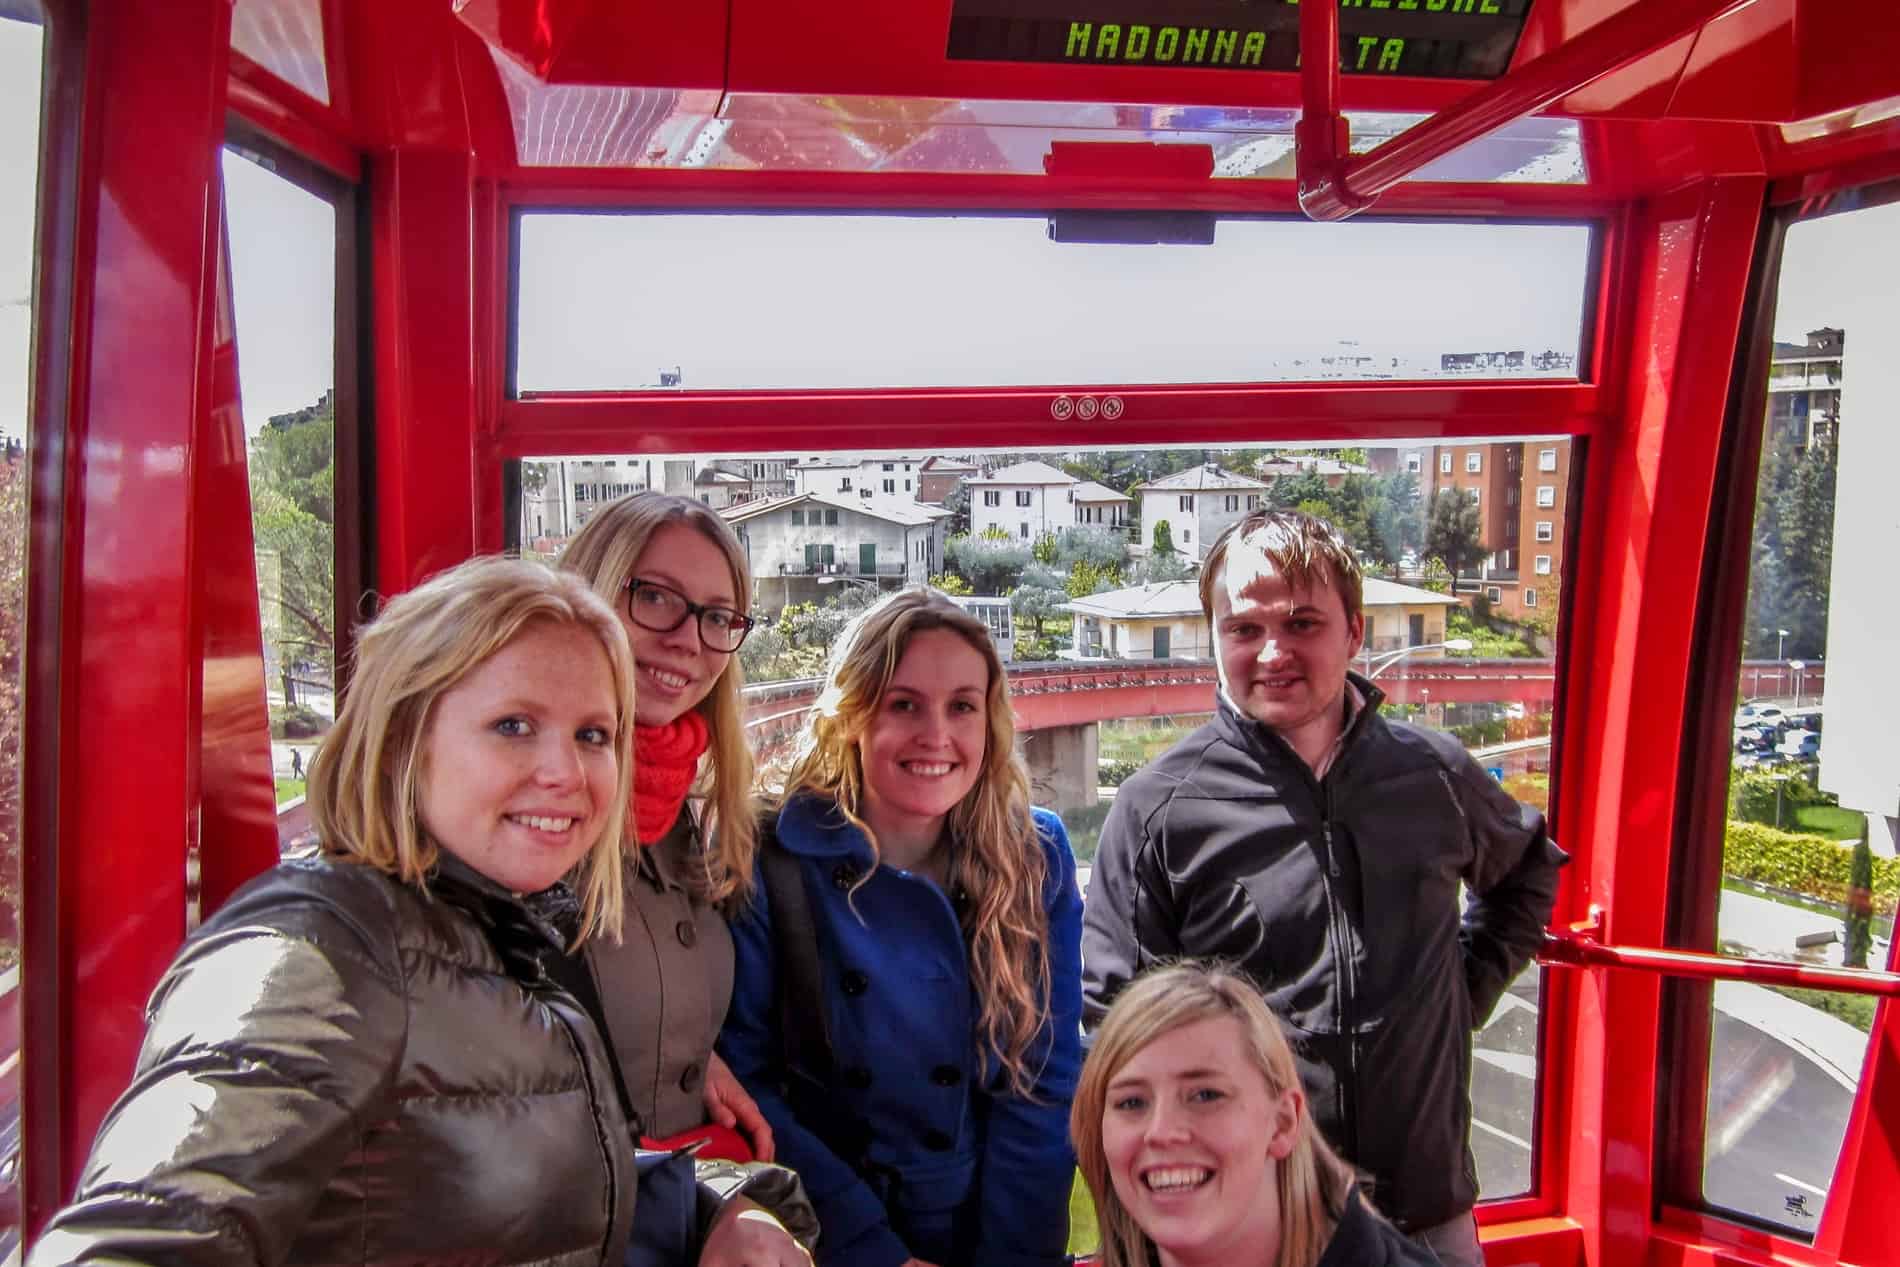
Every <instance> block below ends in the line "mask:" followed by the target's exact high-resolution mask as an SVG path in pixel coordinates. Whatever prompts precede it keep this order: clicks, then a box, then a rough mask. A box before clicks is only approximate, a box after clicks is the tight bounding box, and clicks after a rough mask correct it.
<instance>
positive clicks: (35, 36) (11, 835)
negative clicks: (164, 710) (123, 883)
mask: <svg viewBox="0 0 1900 1267" xmlns="http://www.w3.org/2000/svg"><path fill="white" fill-rule="evenodd" d="M36 7H37V6H35V5H32V4H28V5H27V6H26V9H27V10H28V11H32V10H34V9H35V8H36ZM19 11H20V9H19V6H17V5H16V6H14V9H13V12H16V13H17V12H19ZM43 45H44V32H43V29H42V28H41V27H40V26H38V25H36V24H33V23H30V22H25V21H20V20H17V19H16V18H13V17H0V172H6V173H7V174H8V177H7V179H6V180H0V1257H10V1256H12V1255H14V1254H17V1253H18V1246H19V1240H20V1232H19V1228H18V1226H17V1225H16V1224H15V1220H16V1219H17V1217H18V1216H17V1211H18V1209H19V1201H18V1195H17V1189H16V1187H15V1185H16V1183H17V1181H18V1170H17V1164H18V1155H19V1147H20V1132H19V1128H18V1123H19V1097H20V1025H21V1013H20V950H21V939H20V928H21V925H20V921H21V911H20V810H21V804H20V796H21V789H20V757H21V752H20V723H21V718H22V704H23V702H22V699H21V686H22V683H21V676H20V674H21V656H22V651H23V648H24V629H25V620H26V566H27V490H28V479H27V457H26V441H27V410H28V405H29V384H30V366H31V364H32V355H33V255H34V252H33V241H34V224H35V221H36V219H37V216H36V200H37V196H38V193H39V166H40V162H39V158H40V86H41V84H40V81H41V67H42V65H43V64H44V55H43Z"/></svg>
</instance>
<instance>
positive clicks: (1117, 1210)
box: [1069, 960, 1357, 1267]
mask: <svg viewBox="0 0 1900 1267" xmlns="http://www.w3.org/2000/svg"><path fill="white" fill-rule="evenodd" d="M1222 1017H1226V1018H1228V1019H1230V1020H1233V1021H1235V1022H1236V1023H1237V1024H1238V1025H1239V1026H1240V1034H1241V1043H1242V1046H1243V1047H1244V1048H1245V1049H1246V1051H1247V1054H1248V1055H1249V1056H1251V1057H1252V1058H1253V1063H1254V1066H1255V1067H1256V1068H1257V1069H1259V1071H1260V1073H1261V1076H1262V1077H1264V1078H1265V1079H1266V1082H1267V1089H1268V1090H1269V1091H1271V1092H1272V1093H1273V1094H1274V1095H1275V1096H1281V1095H1284V1094H1286V1092H1287V1091H1288V1090H1290V1089H1293V1088H1297V1087H1298V1086H1299V1085H1300V1073H1299V1069H1298V1068H1297V1067H1296V1066H1295V1065H1294V1063H1293V1049H1292V1048H1291V1047H1289V1046H1288V1045H1287V1041H1286V1034H1285V1033H1284V1032H1283V1031H1282V1030H1281V1028H1280V1022H1279V1021H1278V1020H1277V1019H1275V1018H1274V1015H1273V1012H1272V1011H1271V1009H1269V1008H1268V1007H1267V1004H1266V1000H1265V999H1263V998H1262V997H1261V996H1260V991H1259V990H1258V989H1257V988H1255V986H1254V985H1253V983H1252V982H1250V981H1248V980H1247V979H1246V978H1245V977H1243V976H1241V975H1240V974H1239V973H1237V972H1235V971H1234V970H1232V969H1231V968H1228V967H1226V966H1224V965H1220V964H1203V963H1197V962H1194V961H1192V960H1184V961H1181V962H1178V963H1174V964H1170V965H1168V966H1166V967H1161V968H1156V969H1154V970H1152V971H1150V972H1148V973H1146V974H1144V975H1143V976H1141V977H1138V978H1137V979H1136V980H1135V981H1134V982H1133V983H1132V984H1131V985H1129V986H1128V988H1127V989H1125V990H1123V991H1122V992H1121V994H1120V995H1119V996H1118V997H1117V998H1116V1000H1115V1003H1114V1005H1113V1006H1112V1007H1110V1008H1109V1009H1108V1015H1107V1016H1106V1017H1104V1018H1103V1019H1102V1023H1101V1025H1100V1026H1099V1027H1098V1028H1097V1029H1096V1031H1095V1043H1094V1045H1093V1046H1092V1047H1091V1048H1090V1049H1089V1054H1088V1059H1087V1060H1085V1061H1083V1062H1082V1077H1081V1079H1080V1080H1079V1081H1078V1082H1077V1084H1076V1088H1075V1100H1074V1101H1073V1102H1072V1103H1071V1104H1070V1106H1069V1137H1070V1139H1072V1140H1073V1141H1074V1142H1075V1157H1076V1161H1077V1163H1078V1164H1079V1165H1080V1167H1081V1170H1082V1179H1083V1182H1085V1183H1087V1184H1088V1186H1089V1193H1090V1194H1091V1195H1092V1196H1093V1197H1094V1198H1095V1219H1096V1223H1097V1225H1098V1226H1099V1227H1100V1228H1101V1233H1102V1253H1101V1264H1102V1267H1148V1264H1149V1263H1150V1262H1151V1261H1152V1259H1151V1257H1150V1254H1151V1251H1152V1250H1153V1242H1152V1241H1150V1240H1149V1239H1148V1235H1147V1233H1146V1232H1143V1231H1142V1230H1141V1225H1140V1224H1138V1223H1137V1222H1135V1217H1134V1215H1132V1214H1130V1213H1129V1211H1128V1207H1127V1206H1125V1205H1123V1204H1122V1202H1121V1198H1120V1197H1119V1196H1117V1195H1116V1193H1115V1184H1114V1181H1113V1179H1111V1178H1110V1176H1109V1171H1108V1155H1107V1152H1106V1150H1105V1149H1104V1148H1103V1145H1102V1117H1103V1114H1104V1113H1106V1111H1107V1109H1108V1088H1109V1084H1110V1083H1112V1082H1114V1080H1115V1077H1116V1075H1118V1074H1119V1073H1121V1071H1122V1070H1123V1069H1124V1068H1125V1067H1127V1065H1128V1062H1129V1061H1131V1060H1133V1059H1134V1058H1135V1057H1136V1056H1137V1055H1138V1054H1139V1053H1140V1052H1141V1051H1142V1049H1143V1048H1145V1047H1147V1046H1148V1045H1149V1044H1150V1043H1152V1042H1154V1041H1155V1040H1156V1039H1157V1038H1160V1037H1162V1036H1163V1035H1164V1034H1169V1033H1172V1032H1173V1031H1175V1030H1177V1029H1180V1028H1181V1027H1183V1026H1185V1025H1193V1024H1195V1023H1197V1022H1199V1021H1209V1020H1216V1019H1219V1018H1222ZM1260 1127H1261V1138H1262V1140H1264V1139H1265V1138H1266V1134H1267V1128H1268V1124H1267V1123H1266V1122H1262V1123H1261V1124H1260ZM1294 1131H1295V1133H1294V1140H1293V1149H1292V1151H1291V1152H1289V1153H1288V1154H1287V1156H1286V1158H1285V1160H1283V1161H1281V1162H1280V1163H1279V1165H1278V1167H1277V1169H1276V1174H1275V1181H1276V1184H1275V1186H1276V1187H1277V1189H1278V1194H1279V1198H1280V1250H1279V1254H1278V1256H1276V1257H1275V1258H1274V1260H1273V1264H1272V1267H1314V1264H1316V1263H1317V1262H1318V1261H1319V1258H1320V1255H1321V1254H1323V1253H1324V1252H1325V1250H1326V1245H1327V1242H1328V1241H1330V1240H1331V1239H1332V1235H1333V1229H1334V1227H1335V1226H1337V1224H1338V1222H1339V1217H1340V1214H1341V1213H1342V1212H1343V1211H1344V1209H1345V1206H1346V1201H1347V1199H1348V1196H1349V1193H1350V1191H1351V1189H1352V1187H1353V1185H1354V1184H1355V1183H1356V1182H1357V1180H1356V1178H1355V1176H1354V1175H1353V1172H1352V1168H1351V1167H1350V1166H1348V1165H1347V1164H1346V1163H1345V1162H1343V1161H1341V1160H1340V1159H1339V1157H1338V1156H1337V1155H1336V1154H1334V1152H1333V1150H1332V1149H1331V1148H1329V1147H1327V1145H1326V1141H1325V1140H1324V1139H1322V1138H1321V1137H1320V1134H1319V1131H1318V1130H1317V1129H1316V1128H1315V1127H1314V1126H1313V1115H1312V1114H1311V1113H1310V1112H1309V1111H1308V1110H1307V1107H1306V1104H1305V1102H1304V1100H1302V1101H1301V1103H1300V1108H1299V1122H1298V1124H1297V1125H1296V1126H1295V1128H1294Z"/></svg>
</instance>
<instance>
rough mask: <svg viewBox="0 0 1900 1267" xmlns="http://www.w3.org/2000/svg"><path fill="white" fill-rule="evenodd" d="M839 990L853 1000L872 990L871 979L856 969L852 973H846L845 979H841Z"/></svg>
mask: <svg viewBox="0 0 1900 1267" xmlns="http://www.w3.org/2000/svg"><path fill="white" fill-rule="evenodd" d="M838 988H839V989H841V990H843V991H844V992H845V993H846V994H848V995H850V996H851V997H852V998H856V997H857V996H858V995H860V994H863V993H864V992H865V991H866V990H868V989H870V988H871V978H869V977H867V976H865V975H864V974H863V973H862V972H859V971H858V970H857V969H856V968H853V969H852V970H851V971H849V972H847V973H845V974H844V976H843V977H841V978H839V981H838Z"/></svg>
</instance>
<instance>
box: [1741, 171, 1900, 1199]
mask: <svg viewBox="0 0 1900 1267" xmlns="http://www.w3.org/2000/svg"><path fill="white" fill-rule="evenodd" d="M1897 234H1900V205H1891V204H1890V205H1886V206H1879V207H1873V208H1868V209H1864V210H1859V211H1854V212H1850V213H1846V214H1842V215H1835V216H1829V217H1825V218H1822V219H1817V220H1811V221H1804V222H1800V223H1797V224H1795V225H1793V226H1792V227H1791V228H1790V230H1789V232H1788V235H1787V241H1786V245H1785V248H1784V253H1783V256H1782V265H1781V290H1780V294H1779V296H1778V298H1777V302H1776V311H1775V343H1774V351H1773V356H1772V360H1771V365H1770V368H1769V373H1768V410H1767V418H1766V420H1765V423H1764V426H1763V434H1762V452H1761V467H1760V476H1759V481H1758V484H1757V488H1756V496H1755V522H1754V528H1753V536H1752V540H1751V554H1750V558H1751V570H1750V575H1749V587H1748V599H1747V608H1746V614H1745V621H1746V624H1745V627H1744V630H1743V659H1742V663H1741V665H1740V666H1739V671H1738V681H1739V685H1738V690H1737V695H1738V700H1737V708H1736V711H1735V717H1734V728H1733V740H1732V752H1731V753H1730V754H1729V757H1730V765H1731V773H1730V778H1729V787H1728V819H1727V828H1726V833H1725V841H1724V849H1723V855H1722V864H1723V865H1722V870H1723V891H1722V893H1721V895H1720V904H1719V907H1718V913H1717V938H1718V940H1719V949H1720V950H1721V951H1722V953H1725V954H1735V955H1748V956H1753V957H1756V958H1769V959H1786V960H1792V961H1797V962H1807V963H1818V964H1827V965H1834V966H1841V965H1845V966H1847V967H1850V968H1882V967H1886V966H1887V965H1888V964H1890V963H1891V938H1892V932H1893V908H1894V898H1895V896H1896V893H1897V892H1900V862H1896V861H1895V859H1894V845H1895V840H1896V836H1897V835H1900V832H1897V830H1896V828H1897V820H1896V818H1895V815H1896V813H1897V812H1900V765H1896V763H1895V762H1894V761H1893V746H1892V726H1893V721H1892V719H1893V717H1894V715H1895V711H1896V708H1900V690H1896V688H1895V686H1894V685H1893V678H1892V672H1891V670H1892V666H1893V663H1894V659H1895V656H1896V654H1897V653H1900V642H1897V641H1896V639H1895V634H1894V612H1895V607H1894V602H1893V591H1892V587H1891V586H1890V585H1888V584H1886V583H1885V580H1884V578H1885V577H1886V576H1888V575H1889V574H1890V573H1891V571H1892V559H1891V553H1892V549H1893V543H1894V542H1895V541H1896V540H1900V510H1896V503H1895V501H1894V498H1893V496H1892V491H1891V489H1890V488H1889V487H1887V483H1888V481H1887V480H1886V478H1885V476H1886V475H1887V473H1889V472H1891V471H1892V470H1893V469H1895V468H1894V464H1895V463H1896V462H1900V434H1896V432H1895V430H1894V428H1893V427H1892V426H1891V425H1889V423H1888V419H1890V418H1891V417H1892V416H1893V413H1894V410H1895V407H1896V406H1900V369H1896V367H1895V366H1894V364H1892V358H1891V357H1890V356H1889V355H1887V349H1889V348H1891V347H1892V346H1893V343H1894V340H1895V339H1896V337H1900V268H1897V267H1896V265H1895V262H1894V259H1893V252H1892V243H1893V242H1894V241H1895V240H1896V235H1897ZM1876 578H1881V579H1879V580H1876ZM1873 1003H1874V1000H1873V999H1872V998H1869V997H1865V996H1854V995H1845V994H1835V993H1824V992H1821V991H1815V990H1799V989H1779V988H1775V989H1770V988H1766V987H1762V986H1757V985H1753V984H1747V983H1739V982H1737V983H1726V984H1723V985H1720V986H1717V987H1716V990H1715V1009H1716V1015H1715V1024H1714V1034H1713V1048H1712V1051H1711V1052H1710V1064H1709V1103H1708V1118H1707V1124H1708V1130H1707V1138H1706V1142H1705V1148H1704V1174H1703V1194H1704V1196H1705V1198H1706V1199H1707V1200H1708V1201H1709V1202H1710V1203H1711V1204H1713V1205H1716V1206H1719V1207H1722V1208H1724V1209H1729V1210H1735V1211H1738V1212H1741V1213H1744V1214H1747V1215H1750V1216H1753V1217H1754V1218H1757V1219H1763V1220H1766V1221H1768V1222H1771V1223H1775V1224H1779V1225H1780V1226H1782V1227H1784V1228H1786V1229H1788V1230H1789V1231H1791V1232H1794V1233H1797V1234H1801V1235H1811V1234H1812V1233H1813V1231H1814V1228H1815V1226H1816V1222H1817V1220H1818V1219H1819V1217H1820V1213H1821V1209H1822V1207H1823V1205H1824V1204H1825V1202H1826V1199H1827V1193H1828V1189H1829V1186H1830V1184H1831V1182H1832V1179H1833V1174H1834V1168H1835V1162H1836V1159H1837V1156H1838V1153H1839V1150H1840V1144H1841V1138H1842V1135H1843V1132H1844V1130H1845V1127H1846V1123H1847V1115H1848V1112H1849V1109H1850V1108H1851V1106H1852V1104H1853V1100H1854V1092H1855V1088H1856V1086H1857V1085H1858V1082H1859V1079H1860V1072H1861V1067H1862V1063H1863V1061H1864V1059H1865V1055H1866V1049H1867V1041H1868V1039H1867V1031H1868V1029H1869V1026H1870V1025H1871V1022H1872V1017H1873Z"/></svg>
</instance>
